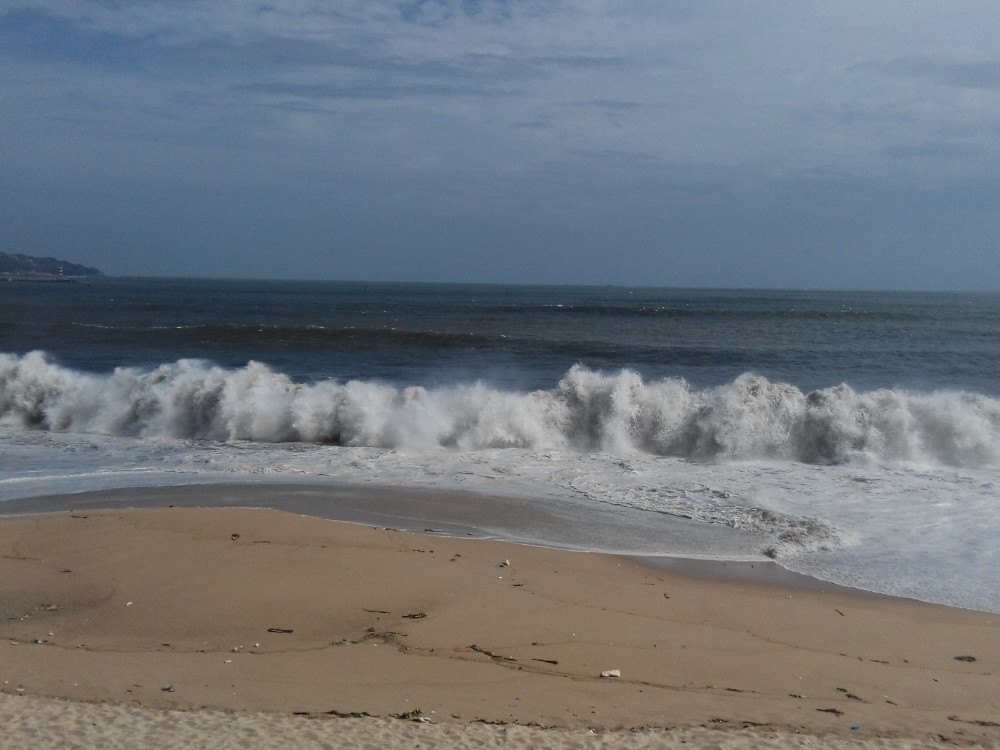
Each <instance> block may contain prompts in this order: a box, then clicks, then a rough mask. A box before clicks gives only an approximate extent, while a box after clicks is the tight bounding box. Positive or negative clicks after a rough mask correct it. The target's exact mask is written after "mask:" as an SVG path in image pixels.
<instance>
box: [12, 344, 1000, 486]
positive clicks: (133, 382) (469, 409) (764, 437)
mask: <svg viewBox="0 0 1000 750" xmlns="http://www.w3.org/2000/svg"><path fill="white" fill-rule="evenodd" d="M0 425H2V426H5V427H8V428H14V429H30V430H49V431H57V432H81V433H91V434H103V435H115V436H123V437H141V438H151V437H152V438H184V439H209V440H220V441H240V440H243V441H254V442H264V443H276V442H289V441H297V442H306V443H322V444H332V445H343V446H355V447H360V446H369V447H377V448H400V447H405V448H410V449H420V448H423V447H428V448H429V447H445V448H453V449H457V450H461V451H469V450H482V449H496V448H527V449H533V450H546V449H555V450H571V451H582V452H592V451H601V452H608V453H617V454H627V453H630V452H641V453H646V454H653V455H659V456H673V457H680V458H687V459H692V460H697V461H719V460H750V459H779V460H791V461H797V462H803V463H809V464H821V465H822V464H840V463H851V462H866V461H875V462H897V461H908V462H920V463H925V464H929V465H939V466H954V467H970V468H975V467H993V466H997V465H1000V401H998V400H997V399H994V398H990V397H988V396H984V395H980V394H975V393H962V392H935V393H929V394H914V393H907V392H904V391H900V390H892V389H881V390H874V391H869V392H860V393H859V392H856V391H854V390H853V389H852V388H850V387H849V386H847V385H838V386H834V387H830V388H825V389H822V390H817V391H813V392H811V393H808V394H803V393H802V392H801V391H800V390H799V389H798V388H796V387H795V386H793V385H789V384H787V383H777V382H772V381H769V380H767V379H766V378H763V377H760V376H757V375H754V374H749V373H747V374H743V375H741V376H739V377H738V378H736V379H735V380H733V381H732V382H730V383H728V384H726V385H723V386H720V387H717V388H712V389H706V390H697V389H693V388H691V387H690V386H689V385H688V384H687V383H686V382H685V381H684V380H682V379H678V378H665V379H661V380H656V381H645V380H644V379H643V378H642V377H640V376H639V375H638V374H637V373H635V372H632V371H630V370H627V369H624V370H621V371H619V372H617V373H613V374H607V373H601V372H597V371H593V370H590V369H587V368H585V367H582V366H578V365H577V366H573V367H571V368H570V370H569V371H568V372H567V373H566V374H565V375H564V377H563V378H562V379H561V380H560V381H559V383H558V384H557V385H556V387H555V388H553V389H550V390H537V391H533V392H510V391H501V390H497V389H494V388H490V387H487V386H485V385H483V384H480V383H475V384H468V385H453V386H441V387H436V388H425V387H418V386H413V387H406V388H399V387H396V386H392V385H387V384H384V383H379V382H373V381H362V380H349V381H347V382H335V381H330V380H323V381H318V382H312V383H298V382H294V381H293V380H292V379H291V378H289V377H288V376H287V375H285V374H283V373H280V372H276V371H274V370H273V369H271V368H270V367H268V366H267V365H265V364H262V363H260V362H250V363H248V364H247V365H246V366H244V367H241V368H236V369H226V368H222V367H218V366H214V365H212V364H210V363H207V362H205V361H201V360H191V359H182V360H178V361H176V362H171V363H167V364H163V365H160V366H159V367H156V368H154V369H152V370H143V369H138V368H116V369H115V370H114V371H113V372H112V373H110V374H102V375H97V374H91V373H84V372H79V371H76V370H72V369H69V368H65V367H62V366H60V365H58V364H56V363H55V362H53V361H52V360H51V359H50V358H49V357H48V356H47V355H45V354H44V353H42V352H37V351H36V352H31V353H28V354H25V355H21V356H18V355H13V354H0Z"/></svg>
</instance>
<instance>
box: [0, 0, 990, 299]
mask: <svg viewBox="0 0 1000 750" xmlns="http://www.w3.org/2000/svg"><path fill="white" fill-rule="evenodd" d="M998 237H1000V3H997V2H995V0H989V2H973V1H968V2H965V1H963V0H926V1H918V0H879V1H878V2H871V0H864V1H863V2H855V1H853V0H837V1H836V2H829V1H827V0H824V1H822V2H818V1H816V0H786V1H785V2H779V1H774V2H758V1H755V0H746V1H743V2H715V1H714V0H698V1H697V2H695V1H692V2H674V1H672V0H655V1H652V0H629V1H627V2H626V1H624V0H622V1H620V2H613V1H611V0H578V1H577V2H568V1H566V2H564V1H562V0H521V1H518V0H358V1H355V0H342V1H340V2H338V1H336V0H327V1H323V2H321V1H320V0H272V1H271V2H268V1H267V0H264V1H257V2H251V1H249V0H172V1H171V2H158V1H157V0H32V1H27V2H21V1H18V0H0V251H6V252H23V253H28V254H31V255H54V256H56V257H61V258H64V259H66V260H70V261H74V262H79V263H86V264H88V265H96V266H98V267H99V268H101V269H102V270H103V271H105V272H106V273H109V274H114V275H140V276H196V277H241V278H247V277H253V278H301V279H359V280H360V279H364V280H400V281H411V280H412V281H472V282H500V283H508V282H509V283H557V284H559V283H568V284H624V285H648V286H703V287H765V288H805V289H823V288H827V289H945V290H984V291H1000V243H998Z"/></svg>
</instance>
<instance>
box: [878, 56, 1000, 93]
mask: <svg viewBox="0 0 1000 750" xmlns="http://www.w3.org/2000/svg"><path fill="white" fill-rule="evenodd" d="M860 67H869V68H872V69H875V70H878V71H880V72H882V73H885V74H886V75H890V76H897V77H900V78H918V79H922V80H926V81H931V82H933V83H937V84H939V85H942V86H955V87H958V88H973V89H1000V60H981V61H978V62H954V61H947V60H937V59H933V58H927V57H904V58H897V59H895V60H889V61H886V62H880V63H866V64H865V65H864V66H860Z"/></svg>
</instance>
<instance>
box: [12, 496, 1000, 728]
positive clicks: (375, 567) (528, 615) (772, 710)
mask: <svg viewBox="0 0 1000 750" xmlns="http://www.w3.org/2000/svg"><path fill="white" fill-rule="evenodd" d="M507 561H509V563H510V564H509V565H508V564H506V563H507ZM0 574H2V575H3V576H4V580H5V581H7V582H8V589H9V590H8V592H7V595H6V596H5V597H4V602H3V612H2V613H0V614H2V619H0V623H2V626H0V627H2V629H3V633H2V635H3V636H4V638H3V639H0V664H3V665H4V667H3V671H4V674H3V675H0V678H2V679H0V682H2V683H3V684H2V685H0V692H4V693H18V692H19V691H18V688H21V691H20V692H22V693H23V694H24V695H27V696H29V697H30V696H34V697H36V698H40V699H44V698H59V699H68V700H71V701H77V702H80V701H83V702H94V701H96V702H97V703H98V704H116V705H131V706H141V707H143V708H142V710H148V709H177V708H181V709H184V710H187V711H193V712H195V714H199V712H201V711H202V710H204V709H211V710H213V711H214V710H217V709H221V710H224V711H235V712H237V713H238V715H244V714H247V713H254V712H260V711H264V712H267V713H270V714H277V715H285V716H288V715H292V714H301V715H302V716H305V717H306V718H310V717H312V718H318V717H321V716H326V717H327V718H329V717H330V716H332V715H334V714H338V715H339V714H345V713H346V714H351V713H359V712H364V713H366V714H369V715H374V716H381V717H390V718H391V717H392V716H407V717H408V718H410V719H413V718H422V719H428V720H429V721H431V722H434V723H435V724H439V725H442V726H444V725H452V724H457V725H459V726H468V725H470V723H471V724H476V725H478V723H481V722H487V723H494V722H499V724H498V726H503V725H507V726H509V725H513V724H535V725H539V726H541V727H559V728H562V730H566V731H570V732H573V731H577V732H579V731H584V730H588V729H596V730H599V731H601V732H604V731H609V730H615V732H614V733H613V734H615V735H618V734H622V733H624V736H629V737H634V736H637V735H634V734H629V732H625V731H624V730H632V729H637V730H639V731H640V732H641V731H647V730H648V729H654V730H655V731H662V730H664V729H668V730H678V729H683V728H685V727H705V728H715V729H719V728H725V729H726V731H727V732H734V731H737V732H738V731H745V730H747V729H748V728H750V727H753V728H754V732H756V733H755V734H753V736H752V739H753V738H755V739H754V741H753V742H751V743H750V744H748V745H747V747H751V746H760V745H761V744H762V743H761V742H760V741H759V740H760V736H761V733H763V734H768V733H770V734H774V733H778V734H783V735H785V736H791V735H795V733H801V734H803V735H808V736H817V735H823V736H826V735H832V736H834V737H842V738H844V740H845V741H847V739H848V738H854V737H862V736H863V737H864V738H866V739H871V738H880V741H881V740H885V741H886V742H889V741H891V742H897V741H900V742H902V741H903V740H905V741H906V742H910V743H911V744H905V743H904V744H898V745H890V746H899V747H911V746H918V745H913V744H912V742H916V741H920V742H924V741H928V742H929V741H931V739H932V738H933V737H936V736H939V735H940V736H944V737H947V738H950V739H951V740H953V741H955V742H968V741H972V742H974V743H976V744H979V745H980V746H982V745H983V743H987V742H998V741H1000V729H997V728H995V727H993V726H991V724H994V723H998V722H997V719H998V717H997V713H998V712H1000V706H998V705H997V704H996V699H995V696H996V695H997V694H998V693H997V687H998V678H997V676H996V675H997V673H998V672H1000V656H998V654H1000V616H996V615H989V614H984V613H978V612H972V611H968V610H958V609H953V608H948V607H943V606H940V605H932V604H924V603H920V602H915V601H912V600H901V599H891V598H887V597H859V596H856V595H853V594H848V593H844V592H834V591H808V590H800V589H795V588H787V587H781V586H776V585H773V584H762V583H754V582H733V581H729V580H713V579H705V578H692V577H690V576H685V575H680V574H677V573H671V572H669V571H663V570H659V569H655V568H649V567H646V566H644V565H642V564H640V562H639V561H637V560H635V559H632V558H623V557H618V556H611V555H602V554H597V553H584V554H569V553H568V552H566V551H560V550H553V549H548V548H542V547H530V546H520V545H515V544H512V543H508V542H498V541H490V540H483V539H460V538H456V537H443V536H433V535H420V534H413V533H409V532H403V531H395V530H388V529H384V528H371V527H366V526H363V525H359V524H348V523H337V522H333V521H329V520H324V519H317V518H311V517H306V516H298V515H291V514H289V513H283V512H279V511H274V510H260V509H235V508H225V509H219V508H216V509H192V508H160V509H145V510H100V511H98V510H89V509H88V510H85V511H82V512H79V513H65V512H64V513H57V514H53V515H46V516H16V517H8V518H3V519H0ZM967 656H968V657H971V659H972V660H971V661H970V660H968V659H965V658H964V657H967ZM607 670H620V677H609V678H602V677H601V676H600V673H601V672H602V671H607ZM11 700H16V697H15V698H12V699H11ZM74 705H82V704H74ZM415 709H420V713H417V714H414V713H413V712H414V710H415ZM74 710H76V709H74ZM79 710H84V711H85V712H86V711H90V710H91V709H79ZM94 710H98V709H94ZM199 715H200V714H199ZM410 723H411V722H401V724H405V725H406V726H409V724H410ZM302 726H303V727H305V728H307V729H308V728H310V725H307V724H303V725H302ZM339 726H340V725H339V724H334V725H331V727H330V730H329V731H333V732H335V731H339V729H338V727H339ZM393 726H396V725H393ZM853 727H858V729H853ZM300 728H301V727H300ZM397 729H398V727H397ZM313 730H315V724H312V725H311V729H310V731H313ZM858 733H861V734H858ZM561 741H562V740H560V742H561ZM677 742H680V739H678V740H677ZM529 744H530V743H529ZM399 746H402V744H400V745H399ZM553 746H555V747H559V746H561V745H560V744H559V743H558V742H556V743H555V744H553ZM666 746H672V745H669V744H668V745H666ZM688 746H694V747H698V746H699V745H698V744H697V743H693V744H688ZM774 746H776V747H777V746H781V745H780V744H777V745H774Z"/></svg>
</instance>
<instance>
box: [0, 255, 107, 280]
mask: <svg viewBox="0 0 1000 750" xmlns="http://www.w3.org/2000/svg"><path fill="white" fill-rule="evenodd" d="M0 275H3V276H19V277H52V276H54V277H60V276H62V277H66V276H101V275H102V274H101V272H100V271H98V270H97V269H96V268H91V267H90V266H81V265H78V264H76V263H70V262H69V261H65V260H59V259H58V258H34V257H32V256H30V255H12V254H9V253H0Z"/></svg>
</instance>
